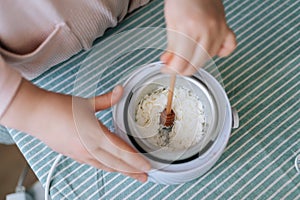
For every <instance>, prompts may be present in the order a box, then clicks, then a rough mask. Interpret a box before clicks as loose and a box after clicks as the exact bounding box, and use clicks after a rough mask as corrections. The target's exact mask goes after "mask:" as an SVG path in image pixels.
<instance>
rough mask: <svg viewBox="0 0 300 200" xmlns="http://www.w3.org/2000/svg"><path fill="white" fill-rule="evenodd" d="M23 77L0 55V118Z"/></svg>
mask: <svg viewBox="0 0 300 200" xmlns="http://www.w3.org/2000/svg"><path fill="white" fill-rule="evenodd" d="M21 79H22V77H21V75H20V74H19V73H18V72H17V71H15V70H14V69H12V68H11V67H9V66H8V64H6V63H5V61H4V60H3V58H2V57H1V55H0V118H1V117H2V115H3V114H4V112H5V111H6V109H7V108H8V106H9V104H10V103H11V101H12V99H13V98H14V95H15V93H16V91H17V89H18V87H19V85H20V83H21Z"/></svg>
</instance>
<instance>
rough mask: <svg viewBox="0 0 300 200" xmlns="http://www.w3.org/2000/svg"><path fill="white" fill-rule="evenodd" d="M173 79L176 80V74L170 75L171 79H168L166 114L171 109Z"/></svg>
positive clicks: (169, 112)
mask: <svg viewBox="0 0 300 200" xmlns="http://www.w3.org/2000/svg"><path fill="white" fill-rule="evenodd" d="M175 81H176V74H175V73H174V74H172V75H171V81H170V88H169V93H168V102H167V107H166V111H167V115H169V114H171V110H172V101H173V93H174V87H175Z"/></svg>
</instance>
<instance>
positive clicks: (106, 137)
mask: <svg viewBox="0 0 300 200" xmlns="http://www.w3.org/2000/svg"><path fill="white" fill-rule="evenodd" d="M99 125H100V128H101V129H102V131H101V132H102V133H104V134H103V135H102V137H101V140H99V142H98V146H96V147H94V148H93V149H88V151H89V152H90V154H91V155H92V156H93V158H95V159H97V160H98V161H100V162H101V163H103V164H105V165H106V166H108V167H110V168H113V169H115V170H116V171H122V172H129V173H141V172H147V171H149V170H150V168H151V166H150V164H149V162H148V161H146V160H145V159H144V158H143V157H142V156H141V154H139V153H137V152H136V151H135V150H134V149H133V148H132V147H131V146H129V145H128V144H127V143H126V142H125V141H123V140H122V139H121V138H119V137H118V136H117V135H115V134H112V133H111V132H110V131H109V130H108V129H107V128H106V127H105V126H104V125H103V124H101V123H99ZM90 147H91V146H90ZM86 148H88V146H87V147H86Z"/></svg>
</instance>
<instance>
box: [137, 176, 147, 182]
mask: <svg viewBox="0 0 300 200" xmlns="http://www.w3.org/2000/svg"><path fill="white" fill-rule="evenodd" d="M147 179H148V176H147V175H140V176H138V177H137V180H138V181H139V182H141V183H146V182H147Z"/></svg>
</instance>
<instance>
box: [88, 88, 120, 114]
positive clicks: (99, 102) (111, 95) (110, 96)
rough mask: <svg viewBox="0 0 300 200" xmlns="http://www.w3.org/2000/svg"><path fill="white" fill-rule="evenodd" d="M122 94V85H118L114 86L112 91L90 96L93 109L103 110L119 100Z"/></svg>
mask: <svg viewBox="0 0 300 200" xmlns="http://www.w3.org/2000/svg"><path fill="white" fill-rule="evenodd" d="M122 95H123V87H122V86H120V85H118V86H116V87H115V88H114V89H113V91H112V92H108V93H106V94H102V95H99V96H96V97H95V98H92V99H91V100H92V102H93V104H94V105H95V111H96V112H97V111H100V110H105V109H107V108H110V107H111V106H113V105H115V104H116V103H118V102H119V100H120V99H121V98H122Z"/></svg>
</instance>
